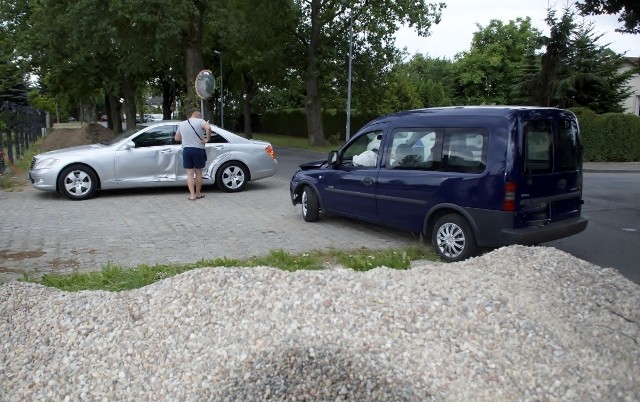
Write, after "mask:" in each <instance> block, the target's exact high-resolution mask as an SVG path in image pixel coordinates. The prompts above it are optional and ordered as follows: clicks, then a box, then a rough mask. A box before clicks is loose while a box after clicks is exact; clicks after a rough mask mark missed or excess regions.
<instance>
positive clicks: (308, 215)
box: [301, 186, 320, 222]
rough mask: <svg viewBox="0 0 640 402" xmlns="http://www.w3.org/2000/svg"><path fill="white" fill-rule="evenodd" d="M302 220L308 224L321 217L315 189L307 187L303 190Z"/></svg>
mask: <svg viewBox="0 0 640 402" xmlns="http://www.w3.org/2000/svg"><path fill="white" fill-rule="evenodd" d="M301 201H302V202H301V204H302V218H303V219H304V220H305V221H307V222H315V221H317V220H318V216H319V215H320V203H319V202H318V197H317V196H316V193H315V192H314V191H313V189H312V188H311V187H309V186H305V187H304V188H303V189H302V200H301Z"/></svg>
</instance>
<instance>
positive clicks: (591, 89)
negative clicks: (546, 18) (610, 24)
mask: <svg viewBox="0 0 640 402" xmlns="http://www.w3.org/2000/svg"><path fill="white" fill-rule="evenodd" d="M602 36H603V34H600V35H597V34H596V33H595V32H594V26H593V24H586V23H583V24H580V25H578V27H577V29H576V31H575V32H574V36H573V38H572V45H571V47H570V49H571V51H570V54H569V58H568V59H567V61H566V62H567V64H569V66H570V69H571V73H570V74H569V75H568V76H567V77H566V80H567V83H568V85H567V87H568V88H570V91H571V94H572V95H571V96H570V97H571V99H572V100H573V102H574V103H573V104H567V105H566V106H585V107H588V108H589V109H591V110H593V111H594V112H597V113H607V112H622V111H623V108H622V102H624V100H625V99H627V98H628V97H629V96H630V95H631V90H630V88H629V87H628V86H627V85H626V84H627V82H628V81H629V79H630V78H631V76H632V75H633V74H634V73H636V72H635V71H633V70H631V71H627V72H625V73H620V72H619V71H620V68H621V67H622V66H623V64H624V57H623V56H622V55H619V54H617V53H615V52H614V51H612V50H611V49H608V48H607V47H605V46H599V45H597V44H596V43H597V41H598V40H599V39H600V38H601V37H602Z"/></svg>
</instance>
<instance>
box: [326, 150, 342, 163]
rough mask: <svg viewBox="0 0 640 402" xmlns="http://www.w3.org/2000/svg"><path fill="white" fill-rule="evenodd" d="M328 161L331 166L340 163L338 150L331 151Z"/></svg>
mask: <svg viewBox="0 0 640 402" xmlns="http://www.w3.org/2000/svg"><path fill="white" fill-rule="evenodd" d="M327 163H328V164H329V165H330V166H334V167H335V166H336V165H339V164H340V158H338V151H331V152H329V156H328V157H327Z"/></svg>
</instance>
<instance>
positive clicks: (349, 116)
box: [345, 9, 353, 140]
mask: <svg viewBox="0 0 640 402" xmlns="http://www.w3.org/2000/svg"><path fill="white" fill-rule="evenodd" d="M352 58H353V9H351V10H350V11H349V76H348V79H347V127H346V129H345V131H346V133H345V134H346V140H349V137H351V60H352Z"/></svg>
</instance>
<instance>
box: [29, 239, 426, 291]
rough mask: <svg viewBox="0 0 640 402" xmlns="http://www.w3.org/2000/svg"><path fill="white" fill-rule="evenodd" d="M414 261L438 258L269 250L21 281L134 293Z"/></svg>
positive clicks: (420, 251) (422, 252) (417, 253)
mask: <svg viewBox="0 0 640 402" xmlns="http://www.w3.org/2000/svg"><path fill="white" fill-rule="evenodd" d="M414 260H430V261H437V260H438V258H437V257H436V255H435V254H434V253H433V252H432V251H431V249H429V248H427V247H424V246H420V245H417V246H412V247H407V248H404V249H400V250H394V249H386V250H369V249H358V250H351V251H338V250H329V251H319V250H316V251H311V252H308V253H303V254H290V253H288V252H287V251H285V250H273V251H271V252H269V253H268V254H266V255H264V256H257V257H251V258H248V259H246V260H239V259H231V258H226V257H225V258H218V259H214V260H200V261H198V262H195V263H192V264H165V265H139V266H137V267H135V268H124V267H121V266H118V265H112V264H109V265H107V266H105V267H104V268H102V270H101V271H100V272H84V273H73V274H69V275H43V276H42V277H40V278H29V277H24V278H23V279H22V280H23V281H26V282H33V283H39V284H42V285H45V286H50V287H54V288H57V289H61V290H65V291H71V292H76V291H80V290H105V291H111V292H119V291H123V290H131V289H138V288H141V287H144V286H147V285H150V284H152V283H155V282H157V281H160V280H162V279H165V278H170V277H172V276H175V275H178V274H181V273H183V272H187V271H190V270H193V269H198V268H208V267H245V266H246V267H258V266H270V267H274V268H278V269H282V270H285V271H298V270H316V269H325V268H326V267H328V266H335V265H341V266H344V267H346V268H350V269H353V270H356V271H367V270H370V269H372V268H376V267H380V266H385V267H388V268H394V269H408V268H409V267H410V266H411V261H414Z"/></svg>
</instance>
